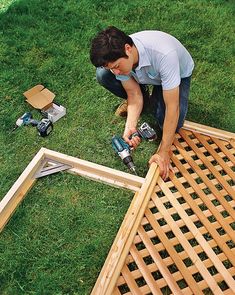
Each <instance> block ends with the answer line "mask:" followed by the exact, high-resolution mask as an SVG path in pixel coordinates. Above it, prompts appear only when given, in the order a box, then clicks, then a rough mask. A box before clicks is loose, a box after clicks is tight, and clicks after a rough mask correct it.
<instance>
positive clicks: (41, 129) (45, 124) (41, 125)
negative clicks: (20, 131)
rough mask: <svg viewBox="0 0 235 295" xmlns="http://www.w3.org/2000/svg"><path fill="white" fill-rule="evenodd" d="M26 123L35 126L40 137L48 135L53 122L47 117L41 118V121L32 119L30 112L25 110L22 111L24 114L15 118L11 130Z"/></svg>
mask: <svg viewBox="0 0 235 295" xmlns="http://www.w3.org/2000/svg"><path fill="white" fill-rule="evenodd" d="M27 125H32V126H33V127H36V128H37V131H38V134H39V135H40V136H42V137H45V136H47V135H49V134H50V133H51V131H52V130H53V124H52V122H51V121H50V120H49V119H42V120H41V121H37V120H34V119H33V116H32V114H31V113H29V112H27V113H24V115H23V116H21V117H20V118H19V119H17V121H16V125H15V127H14V129H13V131H14V130H16V129H17V128H18V127H21V126H27Z"/></svg>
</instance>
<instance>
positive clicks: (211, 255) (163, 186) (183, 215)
mask: <svg viewBox="0 0 235 295" xmlns="http://www.w3.org/2000/svg"><path fill="white" fill-rule="evenodd" d="M158 183H159V186H160V187H161V189H162V190H163V191H164V193H165V194H166V195H167V197H168V199H169V201H170V202H171V204H172V205H173V206H174V207H175V208H176V209H177V212H178V214H179V215H180V217H181V218H182V219H183V220H184V222H185V224H186V225H187V227H188V228H189V229H190V231H191V233H192V234H193V235H194V237H195V239H196V240H197V241H198V243H199V245H201V247H202V249H203V250H204V251H205V253H206V254H207V256H208V257H209V258H210V259H211V261H212V262H213V263H214V266H215V267H216V269H217V270H218V272H220V273H221V275H222V276H223V278H224V280H225V282H226V283H227V284H228V286H229V287H230V288H231V289H232V290H235V282H234V280H233V278H232V277H231V275H230V274H229V272H228V270H227V269H226V268H225V266H224V265H223V263H222V262H221V261H220V260H219V259H218V257H217V256H216V254H215V253H214V251H213V250H212V249H211V248H210V246H209V245H208V243H207V242H206V240H205V239H204V237H203V236H202V234H201V233H200V231H199V230H198V229H197V227H196V225H195V224H194V223H193V222H192V220H191V219H190V217H189V216H188V215H187V213H186V212H185V211H184V210H183V209H182V207H181V206H180V204H179V203H178V201H177V200H176V199H175V198H174V195H173V194H172V192H171V191H170V190H169V188H168V187H167V186H166V184H165V183H164V181H163V180H161V179H159V182H158ZM154 202H156V205H157V206H158V208H160V207H161V210H162V211H163V212H164V213H165V214H164V217H165V218H168V221H169V222H168V223H172V224H174V221H172V220H171V219H170V215H169V213H168V212H167V209H166V208H165V207H164V205H163V204H162V203H161V202H160V201H159V200H158V199H157V198H154ZM174 230H176V229H175V228H174V226H172V231H173V232H174ZM176 232H178V235H177V233H175V235H177V236H178V237H179V236H180V235H182V233H181V232H180V230H179V231H178V230H177V231H176ZM184 239H185V237H184V236H182V237H181V243H182V245H183V243H184V242H185V246H186V248H185V250H186V251H188V250H189V249H190V248H191V246H190V244H189V243H188V244H187V242H186V240H185V241H184ZM190 252H191V251H190ZM192 254H193V256H192V258H193V259H192V261H194V263H195V265H196V264H198V266H199V271H200V272H201V274H202V275H206V280H207V282H208V285H209V286H210V288H211V290H213V291H214V292H216V293H217V292H218V294H220V292H219V290H217V287H218V286H215V285H214V282H213V280H212V279H211V278H210V277H209V276H207V274H206V272H204V273H203V271H204V270H203V267H202V263H201V261H199V260H200V259H199V260H198V256H197V255H196V253H195V252H194V251H193V253H192ZM195 255H196V256H195ZM194 256H195V258H194ZM195 259H196V260H195ZM203 266H204V265H203Z"/></svg>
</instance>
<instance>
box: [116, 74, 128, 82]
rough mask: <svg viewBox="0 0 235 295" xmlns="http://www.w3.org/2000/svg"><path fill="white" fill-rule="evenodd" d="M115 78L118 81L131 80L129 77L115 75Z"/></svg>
mask: <svg viewBox="0 0 235 295" xmlns="http://www.w3.org/2000/svg"><path fill="white" fill-rule="evenodd" d="M115 77H116V79H117V80H119V81H128V80H129V79H130V78H131V77H130V76H129V75H128V76H126V75H115Z"/></svg>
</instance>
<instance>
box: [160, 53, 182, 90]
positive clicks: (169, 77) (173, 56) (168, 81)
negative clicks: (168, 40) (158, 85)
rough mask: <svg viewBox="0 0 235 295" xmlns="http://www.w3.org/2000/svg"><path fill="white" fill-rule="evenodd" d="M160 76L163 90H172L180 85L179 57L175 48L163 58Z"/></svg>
mask: <svg viewBox="0 0 235 295" xmlns="http://www.w3.org/2000/svg"><path fill="white" fill-rule="evenodd" d="M160 77H161V81H162V89H163V90H170V89H173V88H175V87H177V86H179V85H180V80H181V78H180V66H179V58H178V55H177V52H176V51H175V50H174V51H171V52H169V53H168V54H167V55H165V56H164V57H163V59H162V60H161V63H160Z"/></svg>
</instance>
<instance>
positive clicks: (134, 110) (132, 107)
mask: <svg viewBox="0 0 235 295" xmlns="http://www.w3.org/2000/svg"><path fill="white" fill-rule="evenodd" d="M122 85H123V87H124V89H125V90H126V93H127V119H126V125H125V130H124V133H123V138H124V140H125V141H126V142H127V143H128V144H129V145H132V146H133V147H134V148H136V147H137V145H138V144H139V143H140V138H139V137H138V136H136V137H134V138H133V139H131V140H130V139H129V137H130V136H131V135H132V134H133V133H134V132H136V127H137V123H138V119H139V117H140V114H141V111H142V109H143V95H142V92H141V89H140V86H139V84H138V83H137V82H136V81H135V80H134V79H133V78H130V79H129V80H127V81H123V82H122Z"/></svg>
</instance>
